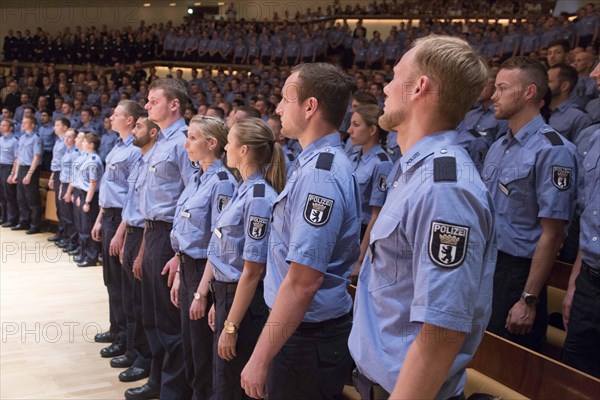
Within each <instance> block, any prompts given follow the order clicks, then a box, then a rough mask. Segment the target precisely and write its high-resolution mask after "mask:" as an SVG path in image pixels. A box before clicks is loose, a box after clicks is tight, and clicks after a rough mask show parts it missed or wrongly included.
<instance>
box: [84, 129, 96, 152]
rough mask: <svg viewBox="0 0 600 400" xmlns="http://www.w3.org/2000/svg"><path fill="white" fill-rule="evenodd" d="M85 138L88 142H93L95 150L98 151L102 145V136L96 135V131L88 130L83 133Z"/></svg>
mask: <svg viewBox="0 0 600 400" xmlns="http://www.w3.org/2000/svg"><path fill="white" fill-rule="evenodd" d="M83 138H84V139H85V141H86V142H88V143H91V144H92V145H93V146H94V151H97V150H98V148H99V147H100V136H98V135H96V134H95V133H94V132H88V133H86V134H85V135H83Z"/></svg>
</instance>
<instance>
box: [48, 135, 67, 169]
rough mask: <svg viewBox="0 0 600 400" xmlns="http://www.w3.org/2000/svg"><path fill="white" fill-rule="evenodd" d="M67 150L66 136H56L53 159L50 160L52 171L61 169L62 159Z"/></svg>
mask: <svg viewBox="0 0 600 400" xmlns="http://www.w3.org/2000/svg"><path fill="white" fill-rule="evenodd" d="M66 152H67V145H66V144H65V138H64V137H62V138H59V137H56V141H55V142H54V147H53V148H52V161H51V162H50V170H51V171H52V172H58V171H60V170H61V160H62V158H63V156H64V155H65V153H66Z"/></svg>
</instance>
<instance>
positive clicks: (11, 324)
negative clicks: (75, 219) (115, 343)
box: [0, 228, 144, 400]
mask: <svg viewBox="0 0 600 400" xmlns="http://www.w3.org/2000/svg"><path fill="white" fill-rule="evenodd" d="M49 236H50V234H38V235H33V236H28V235H26V234H25V233H24V232H22V231H19V232H12V231H10V230H9V229H5V228H0V245H1V250H0V322H1V326H2V337H1V341H0V398H1V399H102V400H105V399H122V398H123V392H124V391H125V389H127V388H129V387H134V386H138V385H139V384H140V382H134V383H132V384H123V383H121V382H119V380H118V379H117V376H118V373H119V372H120V371H121V370H120V369H114V368H111V367H110V365H109V359H105V358H101V357H100V355H99V351H100V349H101V348H102V347H103V345H102V344H100V343H94V335H95V334H96V333H98V332H99V331H100V330H105V329H107V328H108V300H107V299H108V297H107V293H106V288H105V287H104V284H103V282H102V268H101V267H92V268H77V266H76V265H75V263H74V262H72V260H71V259H70V256H68V255H67V254H64V253H62V251H60V249H58V248H57V247H55V246H54V245H53V244H51V243H50V242H48V241H47V240H46V239H47V238H48V237H49ZM141 383H144V381H141Z"/></svg>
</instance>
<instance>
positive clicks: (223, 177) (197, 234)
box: [171, 160, 237, 259]
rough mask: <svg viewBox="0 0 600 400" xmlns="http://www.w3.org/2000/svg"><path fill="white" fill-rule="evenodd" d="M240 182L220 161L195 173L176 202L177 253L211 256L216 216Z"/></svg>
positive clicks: (173, 240)
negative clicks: (211, 240)
mask: <svg viewBox="0 0 600 400" xmlns="http://www.w3.org/2000/svg"><path fill="white" fill-rule="evenodd" d="M236 186H237V182H236V180H235V178H234V177H233V175H231V172H229V171H228V170H227V168H225V166H224V165H223V162H222V161H221V160H217V161H215V162H214V163H213V164H212V165H211V166H209V167H208V168H207V169H206V171H205V172H204V173H202V171H201V170H199V171H198V172H196V173H195V174H194V175H192V177H191V179H190V181H189V182H188V184H187V186H186V188H185V189H184V191H183V193H181V196H180V197H179V200H178V202H177V209H176V211H175V219H174V220H173V229H172V230H171V245H172V246H173V250H175V251H176V252H183V253H185V254H187V255H188V256H190V257H192V258H195V259H201V258H207V257H208V243H209V242H210V237H211V235H212V232H213V230H214V229H215V224H216V222H217V218H218V217H219V215H220V214H221V212H222V211H223V209H224V208H225V206H226V205H227V203H229V200H231V196H233V191H234V189H235V187H236Z"/></svg>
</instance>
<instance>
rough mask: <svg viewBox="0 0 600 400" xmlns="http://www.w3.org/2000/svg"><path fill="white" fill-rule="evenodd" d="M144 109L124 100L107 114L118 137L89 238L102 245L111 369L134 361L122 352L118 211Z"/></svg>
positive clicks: (107, 354)
mask: <svg viewBox="0 0 600 400" xmlns="http://www.w3.org/2000/svg"><path fill="white" fill-rule="evenodd" d="M143 111H144V109H143V108H142V106H141V105H140V104H138V103H137V102H135V101H133V100H123V101H121V102H119V104H118V105H117V107H116V108H115V110H114V112H113V114H112V116H111V117H110V118H111V121H112V125H113V126H114V129H115V130H116V131H117V132H118V134H119V139H118V140H117V142H116V145H115V147H113V149H112V150H111V151H110V152H109V153H108V155H107V156H106V169H105V174H104V179H102V181H101V182H100V193H99V197H98V203H99V206H100V212H99V213H98V217H97V219H96V223H95V224H94V228H93V229H92V239H94V240H95V241H97V242H100V243H101V245H102V267H103V278H104V285H105V286H106V289H107V291H108V304H109V319H110V327H111V329H110V331H111V332H112V334H113V336H114V341H113V343H112V344H111V345H110V346H108V347H106V348H104V349H102V350H101V351H100V355H101V356H102V357H116V358H114V359H112V360H111V366H112V367H113V368H124V367H125V368H126V367H130V366H131V365H132V364H133V361H135V356H134V355H133V354H129V357H128V356H127V355H126V354H125V347H126V343H127V317H126V315H125V311H124V307H123V290H122V279H121V274H122V267H121V262H120V252H121V249H122V247H123V240H124V237H125V228H126V227H125V222H123V221H122V218H121V213H122V212H123V206H124V204H125V198H126V197H127V191H128V190H129V182H128V179H129V175H130V174H131V170H132V168H133V166H134V165H135V164H136V162H137V160H138V159H139V158H140V157H141V151H140V149H139V148H137V147H135V146H134V145H133V134H132V131H133V128H134V127H135V123H136V121H137V119H138V118H139V117H140V115H141V114H142V112H143Z"/></svg>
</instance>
